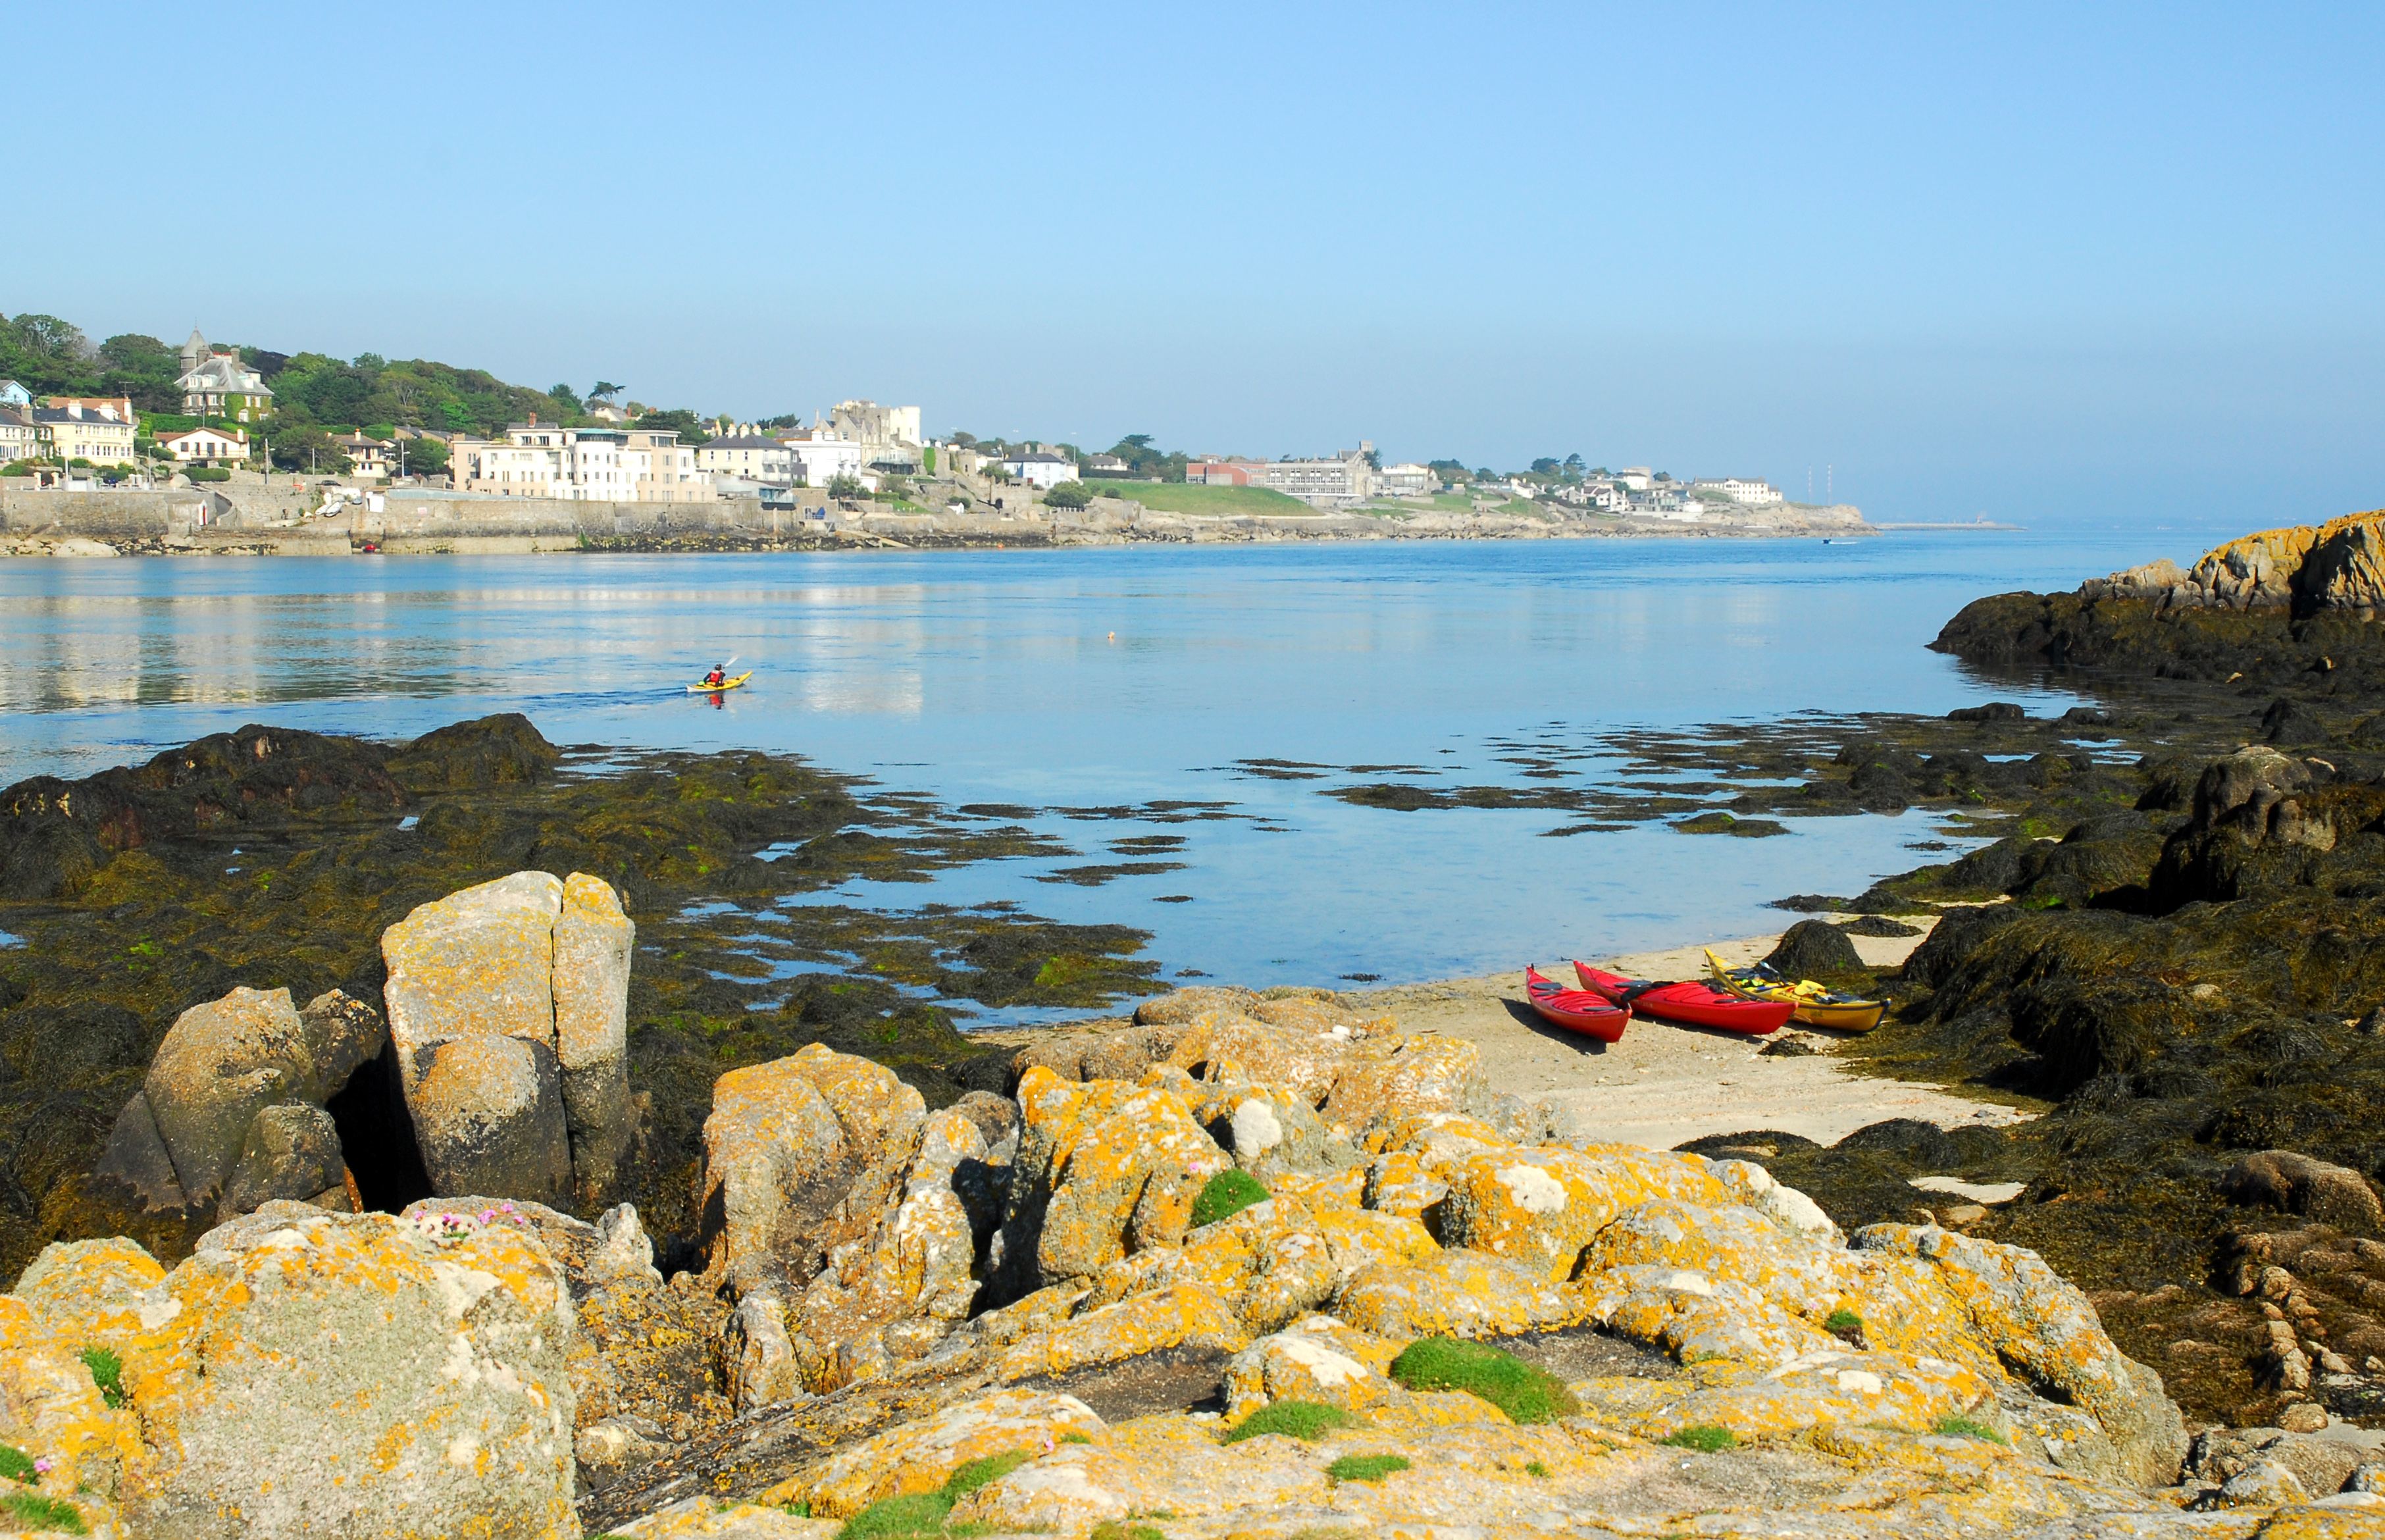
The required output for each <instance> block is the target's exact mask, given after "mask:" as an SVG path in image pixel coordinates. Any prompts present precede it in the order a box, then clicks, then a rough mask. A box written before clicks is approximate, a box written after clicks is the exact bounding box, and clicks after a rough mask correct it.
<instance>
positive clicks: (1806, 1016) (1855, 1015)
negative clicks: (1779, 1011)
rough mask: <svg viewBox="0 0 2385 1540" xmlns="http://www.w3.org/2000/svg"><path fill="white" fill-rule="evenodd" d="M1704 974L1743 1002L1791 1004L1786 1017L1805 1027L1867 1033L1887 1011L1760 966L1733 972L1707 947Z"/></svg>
mask: <svg viewBox="0 0 2385 1540" xmlns="http://www.w3.org/2000/svg"><path fill="white" fill-rule="evenodd" d="M1706 970H1707V971H1708V972H1710V973H1712V974H1713V975H1714V979H1715V983H1718V984H1720V985H1721V986H1722V987H1723V988H1725V989H1728V990H1729V991H1730V992H1731V993H1732V994H1734V995H1740V996H1741V997H1742V998H1744V999H1749V1000H1773V1001H1779V1000H1787V1001H1789V1002H1791V1003H1792V1004H1793V1005H1795V1006H1796V1009H1795V1010H1794V1011H1792V1012H1791V1013H1790V1019H1791V1020H1796V1021H1803V1022H1804V1023H1805V1024H1806V1025H1807V1026H1809V1027H1829V1028H1830V1029H1831V1030H1832V1031H1834V1032H1869V1031H1871V1029H1872V1028H1874V1027H1876V1026H1878V1025H1879V1019H1880V1017H1881V1016H1882V1015H1884V1014H1885V1013H1886V1012H1887V1010H1888V1005H1887V1002H1885V1001H1882V1000H1867V999H1864V998H1862V997H1860V996H1858V995H1846V994H1842V993H1841V992H1840V991H1838V990H1835V989H1828V988H1825V987H1823V986H1822V985H1821V984H1818V983H1815V982H1814V981H1813V980H1811V979H1797V980H1791V979H1788V978H1784V977H1783V976H1781V975H1780V974H1779V973H1776V972H1774V971H1773V970H1771V969H1769V968H1767V967H1766V966H1765V965H1764V964H1763V963H1760V962H1751V963H1749V964H1748V965H1747V966H1746V967H1744V968H1733V967H1731V966H1730V965H1729V963H1727V962H1725V961H1723V960H1722V958H1718V957H1717V956H1715V955H1714V948H1713V947H1711V946H1709V947H1707V948H1706Z"/></svg>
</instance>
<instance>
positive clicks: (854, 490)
mask: <svg viewBox="0 0 2385 1540" xmlns="http://www.w3.org/2000/svg"><path fill="white" fill-rule="evenodd" d="M865 492H866V489H865V488H864V487H863V486H862V484H861V478H860V477H858V476H830V478H829V479H828V495H830V496H831V497H834V498H836V499H838V500H839V501H841V502H849V501H851V500H852V499H854V498H855V497H859V496H862V495H865Z"/></svg>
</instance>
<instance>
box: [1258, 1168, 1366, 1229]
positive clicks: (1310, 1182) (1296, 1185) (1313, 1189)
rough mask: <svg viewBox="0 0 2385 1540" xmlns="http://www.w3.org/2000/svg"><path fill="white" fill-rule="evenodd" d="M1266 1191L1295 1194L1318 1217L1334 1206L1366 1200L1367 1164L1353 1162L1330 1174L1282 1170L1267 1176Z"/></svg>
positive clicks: (1284, 1194)
mask: <svg viewBox="0 0 2385 1540" xmlns="http://www.w3.org/2000/svg"><path fill="white" fill-rule="evenodd" d="M1267 1191H1268V1192H1271V1193H1273V1194H1275V1195H1276V1196H1278V1197H1289V1198H1297V1199H1298V1200H1299V1201H1300V1202H1301V1204H1302V1205H1303V1206H1305V1208H1307V1209H1308V1211H1309V1212H1310V1213H1312V1214H1316V1215H1317V1216H1319V1217H1320V1218H1321V1217H1322V1216H1324V1215H1325V1214H1326V1213H1328V1212H1330V1211H1331V1210H1333V1209H1337V1208H1357V1207H1358V1206H1359V1205H1360V1204H1362V1203H1364V1202H1365V1201H1366V1197H1367V1168H1366V1167H1364V1166H1353V1167H1351V1168H1350V1169H1349V1170H1348V1171H1335V1172H1334V1173H1333V1174H1332V1175H1331V1176H1302V1175H1299V1174H1298V1173H1296V1172H1292V1171H1283V1172H1279V1173H1278V1174H1277V1175H1274V1176H1271V1177H1269V1178H1267Z"/></svg>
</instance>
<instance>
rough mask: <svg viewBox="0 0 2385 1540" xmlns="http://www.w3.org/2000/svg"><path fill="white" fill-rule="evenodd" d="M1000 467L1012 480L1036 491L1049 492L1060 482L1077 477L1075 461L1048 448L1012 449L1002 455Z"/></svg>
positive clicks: (1069, 480)
mask: <svg viewBox="0 0 2385 1540" xmlns="http://www.w3.org/2000/svg"><path fill="white" fill-rule="evenodd" d="M1002 469H1003V470H1005V472H1007V473H1008V475H1009V477H1010V479H1011V480H1012V481H1014V482H1022V483H1024V484H1025V485H1028V486H1031V487H1033V488H1034V489H1035V490H1036V491H1038V492H1049V491H1051V490H1052V489H1053V488H1054V487H1055V486H1058V485H1059V484H1060V483H1061V482H1073V481H1075V480H1076V479H1077V463H1076V462H1075V461H1074V460H1071V459H1068V458H1065V457H1061V456H1059V455H1055V454H1053V453H1052V452H1051V451H1050V450H1048V449H1014V450H1012V451H1011V452H1010V454H1009V455H1007V456H1005V457H1004V459H1003V461H1002Z"/></svg>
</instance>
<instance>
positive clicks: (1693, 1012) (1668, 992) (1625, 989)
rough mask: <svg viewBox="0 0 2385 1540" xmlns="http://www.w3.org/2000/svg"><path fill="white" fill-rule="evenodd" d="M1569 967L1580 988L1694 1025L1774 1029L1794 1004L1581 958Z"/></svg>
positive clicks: (1760, 1031)
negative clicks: (1635, 975)
mask: <svg viewBox="0 0 2385 1540" xmlns="http://www.w3.org/2000/svg"><path fill="white" fill-rule="evenodd" d="M1573 970H1574V972H1575V973H1577V974H1579V975H1580V978H1581V987H1582V988H1583V989H1584V990H1587V991H1588V992H1590V993H1591V994H1593V995H1597V996H1598V997H1599V998H1601V999H1603V1000H1605V1001H1606V1002H1607V1003H1608V1004H1610V1005H1616V1006H1621V1007H1624V1008H1627V1009H1629V1010H1630V1011H1631V1012H1632V1013H1633V1014H1635V1015H1639V1016H1653V1017H1655V1018H1656V1019H1657V1020H1660V1021H1679V1022H1681V1023H1682V1024H1684V1025H1686V1026H1692V1027H1720V1028H1721V1029H1722V1030H1723V1031H1725V1032H1743V1033H1747V1034H1748V1035H1749V1036H1751V1037H1761V1036H1763V1035H1764V1034H1765V1033H1767V1032H1772V1031H1774V1030H1776V1029H1778V1028H1779V1025H1780V1023H1781V1022H1783V1021H1786V1020H1789V1017H1790V1013H1791V1012H1792V1011H1794V1010H1795V1009H1796V1008H1797V1002H1796V1001H1794V1000H1751V999H1748V998H1747V997H1746V996H1744V995H1733V994H1732V993H1730V992H1729V990H1727V989H1717V988H1716V987H1715V986H1714V985H1713V984H1710V983H1705V982H1704V981H1703V980H1697V979H1692V980H1688V981H1685V982H1683V983H1665V982H1662V981H1656V982H1651V981H1649V980H1647V979H1627V978H1625V977H1624V976H1623V975H1622V974H1620V973H1609V972H1606V971H1605V970H1603V969H1597V968H1592V967H1591V966H1590V965H1589V964H1588V963H1584V962H1577V963H1575V964H1574V965H1573Z"/></svg>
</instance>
